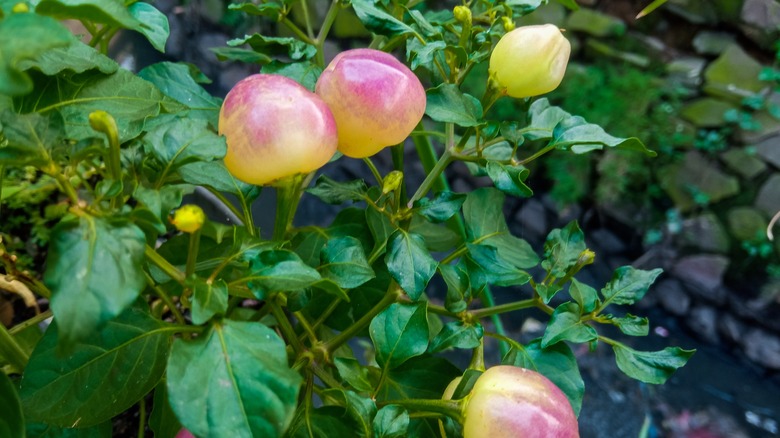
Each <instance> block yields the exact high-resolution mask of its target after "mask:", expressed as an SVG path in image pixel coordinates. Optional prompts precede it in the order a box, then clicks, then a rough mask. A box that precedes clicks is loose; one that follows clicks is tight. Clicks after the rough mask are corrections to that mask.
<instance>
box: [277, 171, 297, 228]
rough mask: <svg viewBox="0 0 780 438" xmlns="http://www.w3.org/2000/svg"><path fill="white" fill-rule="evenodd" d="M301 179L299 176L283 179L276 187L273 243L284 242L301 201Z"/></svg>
mask: <svg viewBox="0 0 780 438" xmlns="http://www.w3.org/2000/svg"><path fill="white" fill-rule="evenodd" d="M302 182H303V178H301V176H300V175H297V176H292V177H289V178H285V179H283V180H281V181H279V183H278V184H277V185H276V220H275V221H274V235H273V240H274V241H282V240H284V237H285V235H287V230H288V229H289V228H290V224H291V223H292V220H293V217H294V216H295V211H296V210H297V209H298V203H299V202H300V200H301V196H300V195H301V188H302Z"/></svg>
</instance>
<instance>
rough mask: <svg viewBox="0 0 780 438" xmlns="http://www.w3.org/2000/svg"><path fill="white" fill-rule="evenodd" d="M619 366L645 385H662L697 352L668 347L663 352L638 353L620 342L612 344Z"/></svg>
mask: <svg viewBox="0 0 780 438" xmlns="http://www.w3.org/2000/svg"><path fill="white" fill-rule="evenodd" d="M610 345H612V349H613V350H614V351H615V359H616V360H617V366H618V368H620V370H621V371H623V372H624V373H626V375H628V376H629V377H632V378H634V379H637V380H641V381H642V382H645V383H654V384H658V385H661V384H663V383H664V382H666V379H668V378H669V377H670V376H671V375H672V373H673V372H674V371H675V370H676V369H677V368H680V367H682V366H683V365H685V363H686V362H688V359H690V358H691V356H693V353H695V352H696V350H683V349H682V348H679V347H666V348H664V349H663V350H661V351H636V350H634V349H632V348H629V347H628V346H626V345H624V344H621V343H619V342H614V341H613V342H612V343H611V344H610Z"/></svg>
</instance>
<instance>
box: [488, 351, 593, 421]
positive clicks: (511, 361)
mask: <svg viewBox="0 0 780 438" xmlns="http://www.w3.org/2000/svg"><path fill="white" fill-rule="evenodd" d="M501 363H502V364H504V365H514V366H518V367H522V368H527V369H529V370H534V371H536V372H539V373H541V374H542V375H544V376H545V377H547V378H548V379H550V380H551V381H552V382H553V383H555V386H557V387H558V388H560V389H561V391H563V393H564V394H566V397H567V398H568V399H569V403H571V406H572V408H573V409H574V414H575V415H577V416H579V415H580V409H581V408H582V397H583V395H584V394H585V382H583V380H582V376H581V375H580V369H579V366H577V358H576V357H574V353H572V351H571V348H569V346H568V345H566V344H565V343H563V342H559V343H557V344H555V345H551V346H549V347H547V348H542V345H541V340H539V339H535V340H533V341H531V342H529V343H528V345H526V346H525V347H523V348H522V349H521V348H515V347H512V349H510V350H509V352H508V353H507V355H506V356H504V358H503V359H502V360H501Z"/></svg>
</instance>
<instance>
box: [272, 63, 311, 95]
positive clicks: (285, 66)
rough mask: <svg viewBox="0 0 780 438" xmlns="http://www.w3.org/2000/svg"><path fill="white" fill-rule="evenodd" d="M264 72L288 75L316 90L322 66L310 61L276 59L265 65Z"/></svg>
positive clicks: (309, 88)
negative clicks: (286, 61) (289, 61)
mask: <svg viewBox="0 0 780 438" xmlns="http://www.w3.org/2000/svg"><path fill="white" fill-rule="evenodd" d="M262 72H263V73H268V74H277V75H282V76H284V77H288V78H290V79H292V80H294V81H295V82H297V83H299V84H301V85H303V86H304V87H306V88H307V89H308V90H309V91H311V92H314V88H315V85H317V79H319V77H320V74H322V67H320V66H319V65H317V64H315V63H313V62H310V61H301V62H291V63H285V62H281V61H277V60H274V61H271V62H269V63H268V64H266V65H264V66H263V69H262Z"/></svg>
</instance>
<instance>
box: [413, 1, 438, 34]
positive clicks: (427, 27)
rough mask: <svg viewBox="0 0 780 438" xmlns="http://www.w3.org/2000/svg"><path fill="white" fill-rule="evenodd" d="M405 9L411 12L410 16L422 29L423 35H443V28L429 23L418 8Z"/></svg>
mask: <svg viewBox="0 0 780 438" xmlns="http://www.w3.org/2000/svg"><path fill="white" fill-rule="evenodd" d="M405 9H406V12H408V13H409V16H410V17H412V20H414V24H416V25H417V27H418V28H419V29H420V30H421V31H422V33H423V35H425V36H426V37H431V36H435V35H441V28H437V27H435V26H433V25H432V24H431V23H429V22H428V20H427V19H426V18H425V16H424V15H423V14H422V13H421V12H420V11H418V10H416V9H408V8H405Z"/></svg>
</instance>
